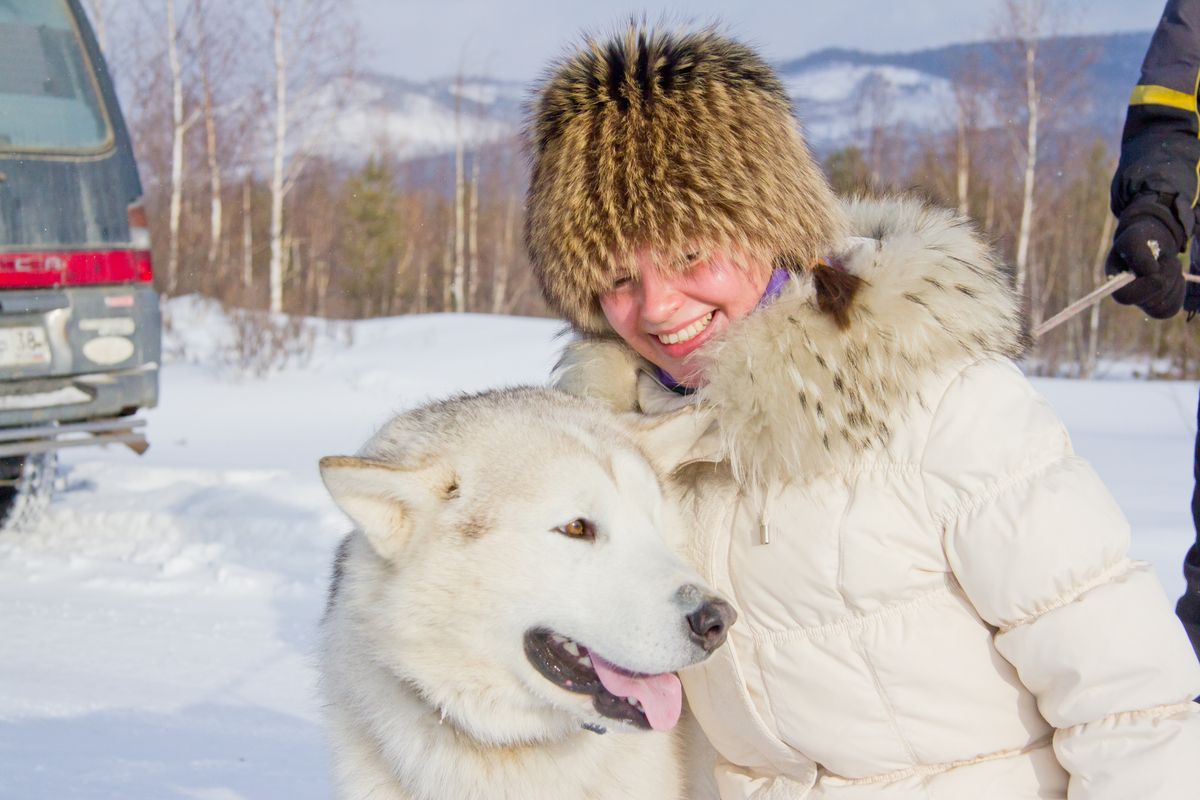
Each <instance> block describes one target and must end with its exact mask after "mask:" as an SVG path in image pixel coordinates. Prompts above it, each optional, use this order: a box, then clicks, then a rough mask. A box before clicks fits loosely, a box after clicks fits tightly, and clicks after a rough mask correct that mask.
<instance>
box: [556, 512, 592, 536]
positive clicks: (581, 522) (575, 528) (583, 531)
mask: <svg viewBox="0 0 1200 800" xmlns="http://www.w3.org/2000/svg"><path fill="white" fill-rule="evenodd" d="M554 530H555V531H557V532H558V533H561V534H562V535H563V536H569V537H571V538H572V539H586V540H587V541H592V540H594V539H595V538H596V528H595V527H594V526H593V525H592V523H591V522H589V521H588V520H586V519H583V518H582V517H580V518H579V519H573V520H571V521H570V522H568V523H567V524H566V525H560V526H558V527H557V528H555V529H554Z"/></svg>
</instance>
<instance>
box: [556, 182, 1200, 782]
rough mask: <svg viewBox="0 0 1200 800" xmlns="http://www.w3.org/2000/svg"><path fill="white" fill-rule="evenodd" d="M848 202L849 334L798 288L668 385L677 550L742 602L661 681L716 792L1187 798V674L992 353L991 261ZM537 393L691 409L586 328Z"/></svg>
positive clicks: (1125, 542)
mask: <svg viewBox="0 0 1200 800" xmlns="http://www.w3.org/2000/svg"><path fill="white" fill-rule="evenodd" d="M848 212H849V214H850V216H851V219H852V221H853V224H854V227H855V233H856V234H858V236H859V237H860V238H857V239H854V240H851V241H849V242H847V244H846V248H845V252H844V253H843V254H842V255H841V257H840V261H841V263H842V265H843V267H844V268H845V269H847V270H849V271H851V272H853V273H855V274H857V275H859V276H861V277H862V278H864V279H865V281H866V285H865V287H864V288H863V289H862V290H861V291H860V292H859V295H858V296H857V298H856V300H855V303H854V306H853V307H852V308H851V311H850V324H849V326H848V327H846V328H845V329H841V328H839V327H838V326H837V325H836V324H835V322H834V321H833V320H832V319H831V318H829V317H828V316H827V315H825V314H823V313H822V312H821V311H819V310H818V309H817V307H816V303H815V301H814V299H813V289H812V286H811V282H810V281H808V280H807V279H805V278H797V279H795V280H793V281H792V282H791V284H792V285H791V287H790V288H789V289H788V290H787V291H786V292H785V294H784V295H783V296H782V297H781V298H780V299H779V300H778V301H776V302H775V303H774V304H773V305H771V306H769V307H768V308H766V309H763V310H761V311H759V312H757V313H755V314H753V315H752V316H750V317H748V318H747V319H745V320H743V321H741V322H740V323H738V324H736V325H735V326H733V327H732V328H731V329H730V331H729V332H728V334H727V335H726V336H725V337H724V339H723V340H722V341H721V342H720V343H718V344H716V345H714V348H715V349H714V352H713V353H712V363H711V366H710V367H709V369H708V372H707V376H708V378H709V384H708V385H707V386H706V387H705V389H703V390H702V391H701V392H700V393H699V394H698V395H697V396H695V397H694V398H692V400H696V401H697V402H695V405H694V406H693V408H694V409H695V412H694V413H707V414H711V415H712V416H713V417H714V419H715V423H714V425H713V426H712V427H711V428H710V429H709V431H708V433H707V434H706V435H704V436H702V437H701V438H700V439H699V440H698V441H696V442H694V443H688V444H689V445H690V450H689V453H688V456H687V457H686V458H685V459H684V463H683V464H682V465H681V466H680V467H679V468H678V469H677V470H676V471H675V473H674V475H673V480H674V483H675V487H676V489H677V490H678V494H679V498H680V500H681V502H683V503H684V504H685V506H686V508H687V510H688V512H689V514H690V518H691V520H692V521H693V523H694V530H693V531H692V534H693V538H692V539H691V540H690V541H689V542H688V543H687V544H686V545H685V546H684V547H685V550H686V553H687V554H688V555H690V557H691V558H692V560H693V561H694V563H695V565H696V566H697V567H698V568H699V569H700V570H701V572H702V573H703V575H704V577H705V578H706V579H707V580H708V581H709V582H711V584H712V585H713V586H714V587H716V588H717V589H719V590H720V591H722V592H724V593H725V595H726V596H728V597H729V598H731V599H732V600H733V601H734V603H735V605H736V606H737V609H738V612H739V614H740V617H739V621H738V623H737V624H736V625H735V626H734V627H733V629H732V630H731V632H730V638H729V641H728V644H727V645H726V646H725V647H723V648H721V649H720V650H719V651H718V652H717V653H716V655H715V656H714V657H713V658H711V659H710V660H709V661H708V662H706V663H705V664H704V665H702V666H701V667H699V668H696V669H694V670H692V671H690V672H688V673H687V674H685V675H684V676H683V678H684V685H685V688H686V690H687V697H688V701H689V703H690V705H691V707H692V709H693V711H694V712H695V714H696V716H697V718H698V719H699V720H700V722H701V725H702V726H703V728H704V730H705V732H706V733H707V735H708V737H709V738H710V740H711V741H712V743H713V745H714V746H715V747H716V749H717V751H718V753H719V762H718V765H717V783H718V785H719V787H720V792H721V797H722V798H724V800H735V798H736V799H738V800H741V799H742V798H758V799H759V800H767V798H771V799H772V800H775V799H778V800H783V799H784V798H786V799H787V800H801V798H804V800H816V799H817V798H828V799H829V800H858V799H859V798H887V800H909V799H910V798H911V800H918V798H919V799H920V800H984V798H996V800H1024V799H1025V798H1066V797H1069V798H1071V800H1134V799H1135V798H1137V799H1139V800H1140V799H1151V798H1152V799H1153V800H1167V799H1168V798H1171V799H1172V800H1175V799H1178V800H1184V799H1185V798H1197V797H1200V705H1197V704H1195V703H1193V702H1191V701H1192V698H1193V697H1195V696H1196V695H1198V694H1200V666H1198V665H1197V663H1196V661H1195V657H1194V655H1193V654H1192V650H1191V647H1190V645H1189V644H1188V640H1187V638H1186V636H1185V634H1184V632H1183V630H1182V627H1181V626H1180V624H1179V622H1178V621H1177V620H1176V618H1175V616H1174V614H1172V612H1171V607H1170V604H1169V602H1168V600H1167V598H1166V596H1165V594H1164V592H1163V590H1162V588H1161V586H1160V585H1159V583H1158V581H1157V580H1156V579H1155V577H1154V575H1153V574H1152V573H1151V572H1150V570H1149V569H1148V568H1147V567H1146V566H1145V565H1143V564H1139V563H1136V562H1132V561H1130V560H1129V558H1128V557H1127V550H1128V546H1129V525H1128V523H1127V522H1126V520H1125V518H1124V516H1123V515H1122V513H1121V511H1120V509H1119V508H1118V507H1117V505H1116V504H1115V503H1114V501H1113V499H1112V498H1111V497H1110V495H1109V493H1108V492H1107V490H1106V489H1105V488H1104V486H1103V485H1102V484H1101V482H1100V480H1099V478H1098V477H1097V476H1096V474H1095V473H1094V472H1093V471H1092V469H1091V468H1090V467H1089V466H1088V464H1087V463H1086V462H1084V461H1083V460H1082V459H1080V458H1079V457H1077V456H1076V455H1075V454H1074V453H1073V452H1072V449H1071V443H1070V441H1069V439H1068V437H1067V434H1066V432H1065V430H1064V429H1063V426H1062V424H1061V422H1060V421H1059V420H1058V418H1057V416H1056V415H1055V413H1054V411H1053V410H1052V409H1051V407H1050V406H1049V405H1048V404H1047V403H1046V402H1045V401H1044V400H1043V399H1042V398H1041V397H1039V396H1038V395H1037V393H1036V392H1035V391H1034V390H1033V388H1032V387H1031V386H1030V384H1029V383H1028V381H1026V379H1025V378H1024V377H1023V376H1022V374H1021V373H1020V371H1019V370H1018V369H1017V368H1016V367H1015V366H1014V365H1013V363H1012V361H1011V358H1012V357H1013V356H1015V355H1016V354H1018V353H1019V352H1020V350H1021V349H1022V347H1023V345H1024V341H1025V340H1024V335H1023V334H1022V332H1021V331H1020V328H1019V314H1018V310H1017V305H1016V299H1015V297H1014V295H1013V293H1012V291H1011V289H1010V288H1009V282H1008V281H1007V279H1006V277H1005V276H1004V274H1003V272H1002V270H1001V269H1000V268H999V267H998V265H997V264H996V263H995V261H994V259H993V256H992V254H991V253H990V251H989V250H988V249H987V248H986V247H985V246H984V245H983V244H981V243H980V241H979V240H978V238H977V237H976V236H975V235H974V233H973V232H972V231H971V229H970V228H969V227H968V226H967V225H965V224H963V223H962V222H960V221H959V220H956V219H954V218H953V217H952V216H951V215H949V214H948V213H946V212H941V211H935V210H930V209H928V208H925V207H923V206H921V205H918V204H915V203H913V202H910V201H901V200H890V201H880V202H861V203H857V204H853V205H851V206H850V207H849V208H848ZM556 380H557V383H558V385H559V386H560V387H562V388H565V389H567V390H568V391H573V392H576V393H581V394H588V395H592V396H597V397H601V398H605V399H607V400H608V401H609V402H611V403H612V404H613V405H614V406H616V407H618V408H624V409H631V410H639V411H642V412H643V413H660V412H665V411H669V410H671V409H672V408H676V407H678V406H679V405H681V403H686V402H689V401H688V400H683V399H681V398H680V397H679V396H678V395H675V394H673V393H671V392H669V391H667V390H665V389H663V388H662V387H661V386H659V385H658V384H657V383H656V382H655V381H654V380H653V379H652V378H651V377H650V375H649V373H648V371H647V366H646V364H645V362H642V361H640V360H639V359H638V358H637V356H635V355H634V354H633V353H632V351H630V350H629V349H628V348H626V347H625V346H624V345H623V344H622V343H620V342H619V341H616V340H611V339H609V340H606V339H584V340H580V341H577V342H575V343H573V344H572V345H570V346H569V347H568V350H567V352H566V353H565V355H564V358H563V361H562V363H561V364H560V367H559V370H558V373H557V377H556ZM682 413H688V412H682ZM765 542H766V543H765Z"/></svg>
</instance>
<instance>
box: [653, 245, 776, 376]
mask: <svg viewBox="0 0 1200 800" xmlns="http://www.w3.org/2000/svg"><path fill="white" fill-rule="evenodd" d="M791 278H792V273H791V271H789V270H786V269H777V270H774V271H772V272H771V278H770V280H768V281H767V288H766V289H765V290H764V291H763V295H762V297H761V298H760V299H759V301H758V305H756V306H755V307H754V311H759V310H760V309H763V308H766V307H767V306H769V305H771V303H773V302H775V300H776V299H778V297H779V295H781V294H783V287H784V286H787V283H788V281H789V280H791ZM750 313H754V312H753V311H752V312H750ZM654 369H655V371H656V372H657V373H658V380H659V382H660V383H661V384H662V385H663V386H665V387H667V388H668V389H670V390H671V391H672V392H675V393H676V394H684V395H687V394H692V393H693V392H695V391H696V390H695V389H693V388H691V387H689V386H681V385H680V383H679V381H677V380H675V379H674V378H672V377H671V375H670V374H669V373H668V372H667V371H666V370H665V369H663V368H662V367H657V366H656V367H655V368H654Z"/></svg>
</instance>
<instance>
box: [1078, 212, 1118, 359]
mask: <svg viewBox="0 0 1200 800" xmlns="http://www.w3.org/2000/svg"><path fill="white" fill-rule="evenodd" d="M1104 205H1105V208H1104V226H1103V227H1102V228H1101V229H1100V239H1099V241H1098V243H1097V246H1096V254H1095V256H1094V257H1093V258H1092V287H1093V288H1095V287H1097V286H1099V285H1100V284H1102V283H1104V281H1105V280H1106V276H1105V274H1104V261H1105V258H1106V257H1107V256H1108V248H1109V246H1110V245H1111V244H1112V235H1113V224H1114V222H1115V220H1114V218H1113V215H1112V214H1110V213H1109V211H1108V195H1107V194H1105V195H1104ZM1101 305H1103V304H1102V303H1096V304H1095V305H1093V306H1092V313H1091V314H1090V315H1089V320H1088V338H1087V352H1086V353H1084V356H1083V369H1082V370H1081V373H1082V374H1081V377H1083V378H1091V377H1092V376H1093V375H1095V374H1096V368H1097V367H1098V366H1099V362H1100V306H1101Z"/></svg>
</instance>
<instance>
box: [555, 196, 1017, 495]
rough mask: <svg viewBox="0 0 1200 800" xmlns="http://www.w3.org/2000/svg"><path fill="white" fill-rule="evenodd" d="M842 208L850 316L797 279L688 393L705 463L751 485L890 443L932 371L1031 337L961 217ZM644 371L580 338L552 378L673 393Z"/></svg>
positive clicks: (1011, 348)
mask: <svg viewBox="0 0 1200 800" xmlns="http://www.w3.org/2000/svg"><path fill="white" fill-rule="evenodd" d="M847 211H848V213H849V216H850V219H851V220H852V224H853V232H854V233H855V234H857V237H856V238H853V239H849V240H847V241H846V242H845V243H844V245H843V247H842V250H841V252H840V253H839V254H838V259H839V261H840V263H841V265H842V266H843V267H844V268H845V269H846V270H848V271H850V272H853V273H854V274H856V275H858V276H860V277H862V278H863V279H864V280H865V285H864V286H863V287H862V289H860V291H859V292H858V294H857V296H856V297H855V300H854V304H853V305H852V306H851V308H850V309H849V319H850V324H849V325H848V326H847V327H845V328H839V327H838V326H837V325H836V323H835V322H834V321H833V320H832V319H831V318H830V317H829V316H828V315H826V314H825V313H824V312H822V311H820V310H819V309H818V308H817V303H816V298H815V292H814V289H813V284H812V281H811V279H810V278H809V277H808V276H807V275H801V276H798V277H797V279H796V280H793V281H791V282H789V285H788V286H787V287H786V288H785V289H784V291H783V292H782V294H781V296H780V297H779V299H778V300H777V301H776V302H775V303H773V304H771V305H769V306H768V307H766V308H763V309H761V310H759V311H758V312H756V313H754V314H752V315H750V316H748V317H746V318H745V319H743V320H740V321H738V322H737V323H735V324H734V325H731V326H730V329H729V331H728V332H727V333H726V334H725V336H723V337H722V338H721V339H720V340H719V341H717V342H714V343H713V344H712V345H710V346H709V348H708V349H707V351H706V354H705V355H706V358H707V359H708V360H709V362H710V363H709V366H708V368H707V372H706V375H707V378H708V384H707V385H706V386H705V387H704V388H703V389H701V390H700V391H699V392H697V393H696V395H695V396H694V400H695V404H696V407H697V409H698V411H700V412H701V413H707V414H711V415H712V416H713V417H714V419H715V421H716V423H717V428H718V430H719V443H720V444H719V449H718V450H717V452H715V453H712V454H711V457H714V458H722V459H728V461H729V462H730V465H731V467H732V469H733V471H734V474H735V476H736V477H737V479H738V480H739V483H741V484H743V485H744V486H746V487H747V488H748V489H750V490H751V491H754V492H756V493H761V492H763V491H765V490H766V489H767V487H769V486H771V485H773V484H777V483H778V482H779V481H784V482H786V481H787V480H790V479H792V478H798V477H801V476H803V475H806V474H807V475H813V474H819V473H821V472H825V471H828V470H829V469H831V468H836V467H838V466H841V465H844V464H846V463H848V462H853V461H855V460H858V459H860V458H861V457H862V454H863V453H864V452H865V451H870V450H874V449H876V448H878V447H881V446H882V445H884V444H885V443H886V442H887V441H888V439H889V438H890V436H891V432H892V430H893V428H894V427H895V425H896V424H897V423H898V422H899V421H900V417H901V415H902V414H903V409H904V408H906V407H908V405H909V404H910V403H911V402H912V401H913V400H914V399H916V400H920V399H922V398H920V390H921V388H922V387H923V386H924V385H925V384H926V382H927V380H928V379H929V378H930V377H931V376H932V375H934V374H936V373H938V372H941V371H943V370H947V369H952V368H955V367H956V366H958V367H961V366H964V365H965V364H966V363H969V362H970V361H974V360H977V359H979V358H983V357H985V356H988V355H1001V356H1007V357H1018V356H1019V355H1020V354H1021V353H1022V352H1023V351H1024V349H1025V347H1026V345H1027V343H1028V336H1027V334H1026V332H1025V327H1024V322H1023V320H1022V318H1021V314H1020V307H1019V302H1018V298H1017V296H1016V293H1015V292H1014V291H1013V289H1012V283H1011V277H1010V275H1009V273H1008V271H1007V270H1006V269H1005V268H1004V267H1003V266H1002V265H1001V264H1000V263H999V262H998V261H997V259H996V256H995V254H994V253H993V252H992V251H991V249H990V248H988V247H987V246H986V245H985V244H984V243H983V242H982V241H981V240H980V238H979V236H978V235H977V234H976V233H975V231H974V229H973V228H972V227H971V225H970V224H969V223H968V222H966V221H965V220H962V219H958V218H955V217H954V216H953V215H952V214H951V213H950V212H948V211H944V210H940V209H932V208H928V207H926V206H924V205H923V204H921V203H918V202H915V201H913V200H906V199H887V200H876V201H866V200H861V201H855V202H852V203H850V204H849V206H848V208H847ZM644 371H652V368H649V367H648V365H647V364H646V362H644V361H642V359H640V358H639V357H638V356H637V355H636V354H635V353H633V351H632V350H630V349H629V348H628V347H626V346H625V345H624V344H623V343H622V342H620V340H616V339H611V338H604V339H598V338H585V339H581V340H578V341H576V342H574V343H572V344H571V345H569V346H568V348H567V350H566V352H565V353H564V355H563V358H562V359H561V361H560V362H559V365H558V367H557V368H556V384H557V385H558V386H559V387H560V388H563V389H565V390H567V391H570V392H573V393H576V394H585V395H590V396H594V397H599V398H600V399H603V400H605V401H607V402H608V403H609V404H610V405H612V406H614V407H615V408H617V409H620V410H643V411H649V410H651V407H653V406H655V405H658V404H656V403H654V402H652V400H653V393H654V392H655V391H656V390H657V391H661V392H667V393H669V391H668V390H666V389H665V388H662V387H656V386H654V383H653V381H647V379H646V378H643V379H642V386H641V390H640V394H641V395H642V396H641V397H640V398H639V387H638V375H639V374H640V373H642V372H644ZM672 396H674V395H672ZM676 399H677V400H679V399H683V398H678V397H677V396H676ZM670 405H671V406H674V405H678V404H670ZM706 438H707V437H706Z"/></svg>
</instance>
